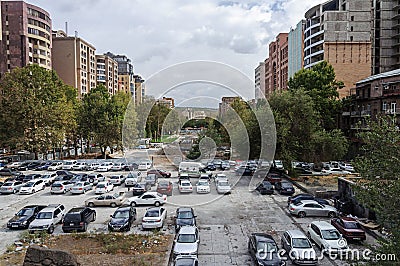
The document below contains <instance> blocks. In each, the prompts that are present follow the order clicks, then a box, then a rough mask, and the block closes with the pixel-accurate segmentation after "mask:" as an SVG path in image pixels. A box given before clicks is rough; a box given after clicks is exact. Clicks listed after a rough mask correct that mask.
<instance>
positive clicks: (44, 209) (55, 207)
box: [40, 204, 61, 212]
mask: <svg viewBox="0 0 400 266" xmlns="http://www.w3.org/2000/svg"><path fill="white" fill-rule="evenodd" d="M60 206H61V204H50V205H48V206H47V207H45V208H43V209H42V210H41V211H40V212H52V211H54V210H55V209H57V208H58V207H60Z"/></svg>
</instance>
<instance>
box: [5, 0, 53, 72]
mask: <svg viewBox="0 0 400 266" xmlns="http://www.w3.org/2000/svg"><path fill="white" fill-rule="evenodd" d="M0 13H1V36H0V38H1V40H0V75H2V74H4V73H6V72H10V71H11V70H12V69H14V68H16V67H24V66H27V65H29V64H37V65H39V66H41V67H44V68H46V69H51V68H52V58H51V48H52V39H51V19H50V15H49V13H48V12H47V11H45V10H43V9H42V8H40V7H37V6H34V5H31V4H27V3H25V2H23V1H1V12H0Z"/></svg>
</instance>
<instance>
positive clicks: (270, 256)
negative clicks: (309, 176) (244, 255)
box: [247, 233, 285, 265]
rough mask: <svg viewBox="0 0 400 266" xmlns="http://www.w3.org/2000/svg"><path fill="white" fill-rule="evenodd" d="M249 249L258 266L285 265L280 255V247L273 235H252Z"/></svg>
mask: <svg viewBox="0 0 400 266" xmlns="http://www.w3.org/2000/svg"><path fill="white" fill-rule="evenodd" d="M247 249H248V251H249V253H250V256H251V258H252V259H253V261H254V262H255V263H256V265H285V261H283V260H281V259H280V257H279V255H278V251H279V249H278V245H277V244H276V243H275V240H274V239H273V238H272V236H271V235H268V234H264V233H251V234H250V235H249V240H248V245H247Z"/></svg>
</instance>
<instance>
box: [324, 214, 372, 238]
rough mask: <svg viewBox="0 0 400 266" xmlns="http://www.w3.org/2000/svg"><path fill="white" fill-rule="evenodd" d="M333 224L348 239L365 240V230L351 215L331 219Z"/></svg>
mask: <svg viewBox="0 0 400 266" xmlns="http://www.w3.org/2000/svg"><path fill="white" fill-rule="evenodd" d="M331 224H332V225H333V226H334V227H335V228H336V229H337V230H338V231H339V232H340V233H341V234H342V235H343V237H344V238H346V239H347V240H360V241H362V240H365V239H366V236H365V231H364V229H363V228H362V227H361V225H360V224H359V223H358V222H357V220H356V219H354V218H351V217H340V218H334V219H332V220H331Z"/></svg>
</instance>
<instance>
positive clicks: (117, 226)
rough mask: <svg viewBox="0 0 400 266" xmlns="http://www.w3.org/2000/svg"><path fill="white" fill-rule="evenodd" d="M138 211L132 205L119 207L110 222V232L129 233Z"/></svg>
mask: <svg viewBox="0 0 400 266" xmlns="http://www.w3.org/2000/svg"><path fill="white" fill-rule="evenodd" d="M136 215H137V214H136V209H135V208H134V207H132V206H130V205H124V206H121V207H119V208H118V209H117V210H116V211H115V212H114V214H113V215H111V220H110V221H109V222H108V230H109V231H121V232H122V231H129V230H130V229H131V226H132V224H133V221H135V220H136Z"/></svg>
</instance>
